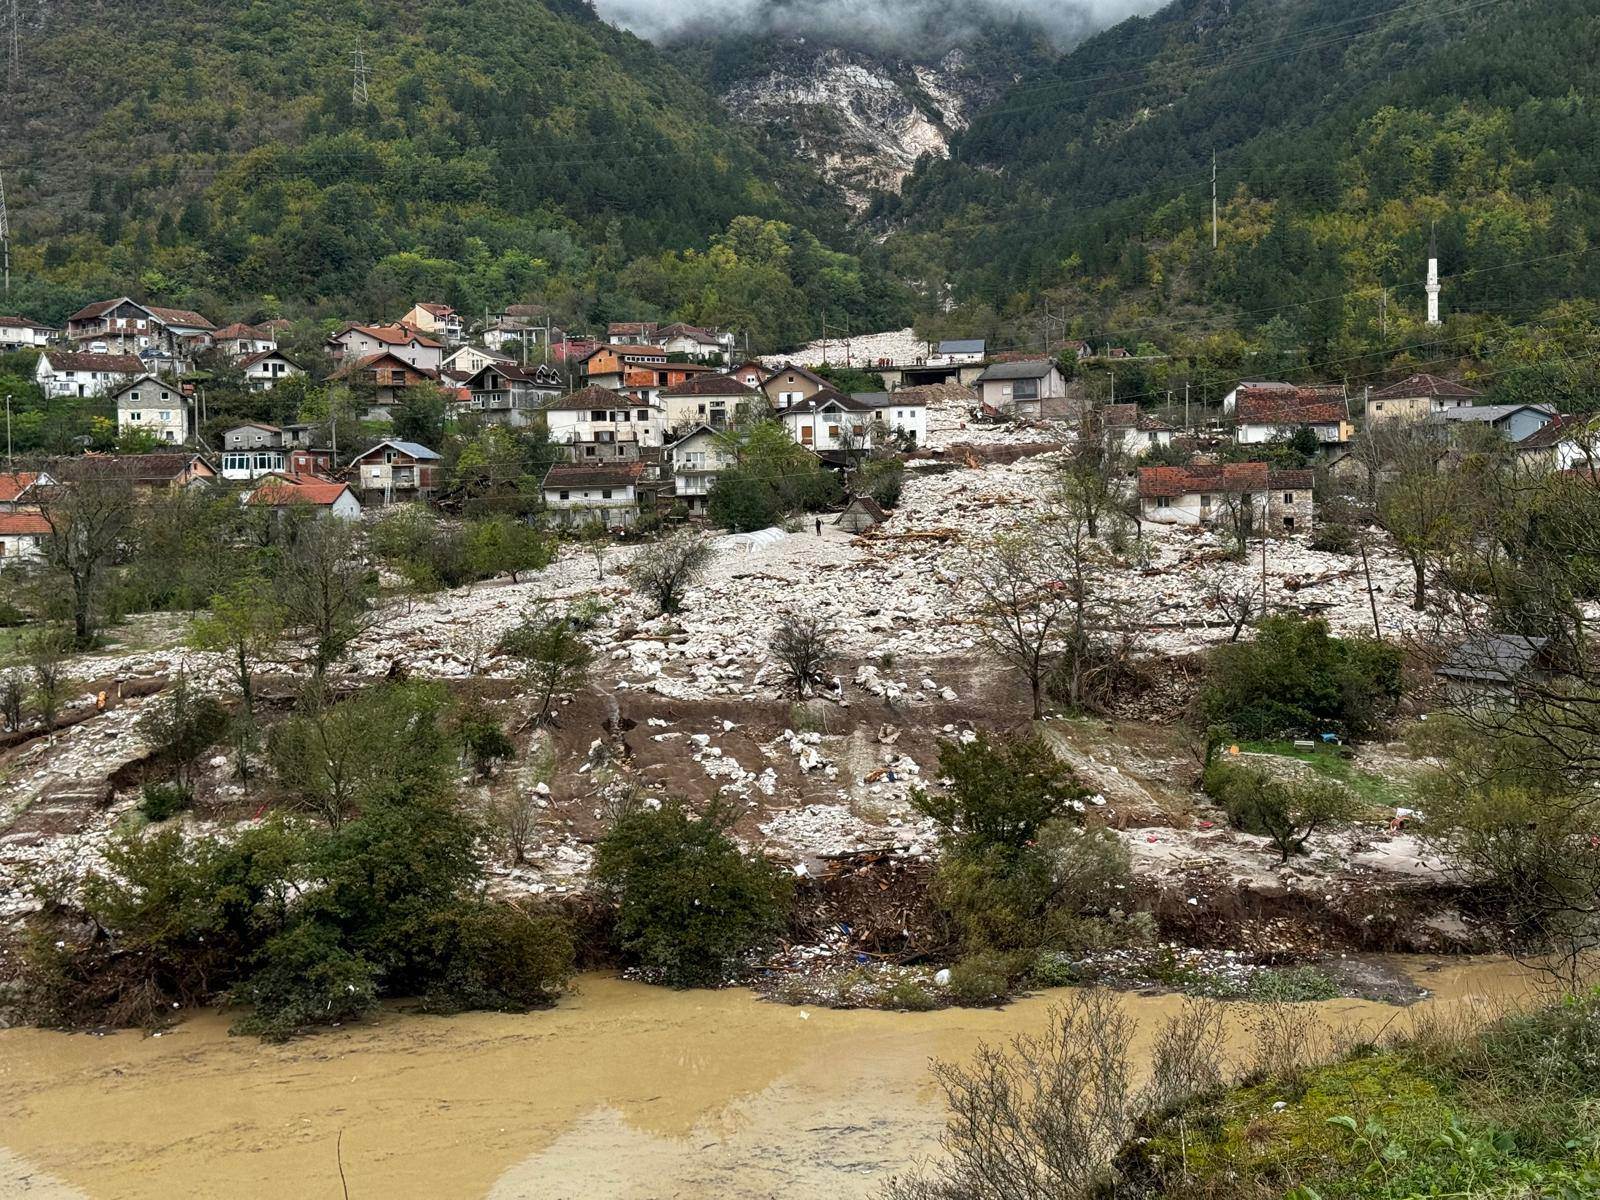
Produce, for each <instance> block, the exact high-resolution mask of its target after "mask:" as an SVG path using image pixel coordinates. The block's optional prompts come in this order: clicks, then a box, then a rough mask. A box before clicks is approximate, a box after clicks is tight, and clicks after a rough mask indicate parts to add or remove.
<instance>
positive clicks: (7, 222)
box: [0, 173, 11, 296]
mask: <svg viewBox="0 0 1600 1200" xmlns="http://www.w3.org/2000/svg"><path fill="white" fill-rule="evenodd" d="M0 271H3V272H4V275H5V293H6V295H8V296H9V295H10V294H11V215H10V213H8V212H7V211H6V177H5V175H4V174H3V173H0Z"/></svg>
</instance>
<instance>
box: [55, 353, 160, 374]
mask: <svg viewBox="0 0 1600 1200" xmlns="http://www.w3.org/2000/svg"><path fill="white" fill-rule="evenodd" d="M44 356H45V358H47V359H49V360H50V365H51V366H52V367H53V368H55V369H56V370H58V371H109V372H110V373H111V374H113V375H142V374H143V373H144V362H143V360H141V359H140V358H139V356H138V355H137V354H95V353H91V352H89V351H83V352H79V351H75V350H46V351H45V352H44Z"/></svg>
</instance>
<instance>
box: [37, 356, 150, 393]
mask: <svg viewBox="0 0 1600 1200" xmlns="http://www.w3.org/2000/svg"><path fill="white" fill-rule="evenodd" d="M144 371H145V365H144V360H143V359H141V358H140V357H139V356H138V355H137V354H101V353H99V352H98V351H83V350H46V351H45V352H44V353H43V354H41V355H39V361H38V363H36V364H35V365H34V368H33V378H34V381H35V382H36V383H37V384H38V385H39V390H40V391H42V392H43V393H44V394H45V395H46V396H104V395H105V394H106V393H107V392H111V391H115V390H116V389H117V388H119V387H121V386H122V385H123V384H124V383H126V382H127V381H128V380H130V379H133V378H136V377H137V376H139V375H142V374H144Z"/></svg>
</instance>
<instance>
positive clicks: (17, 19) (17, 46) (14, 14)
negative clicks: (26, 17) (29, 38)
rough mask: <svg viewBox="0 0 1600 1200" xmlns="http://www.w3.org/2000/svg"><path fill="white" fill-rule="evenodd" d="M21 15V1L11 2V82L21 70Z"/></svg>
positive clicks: (13, 0)
mask: <svg viewBox="0 0 1600 1200" xmlns="http://www.w3.org/2000/svg"><path fill="white" fill-rule="evenodd" d="M21 28H22V14H21V0H11V47H10V51H11V54H10V57H11V81H12V82H13V83H15V82H16V79H17V73H18V72H19V71H21V70H22V34H21V32H20V30H21Z"/></svg>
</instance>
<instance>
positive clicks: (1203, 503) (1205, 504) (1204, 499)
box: [1200, 496, 1211, 508]
mask: <svg viewBox="0 0 1600 1200" xmlns="http://www.w3.org/2000/svg"><path fill="white" fill-rule="evenodd" d="M1200 507H1201V508H1210V507H1211V497H1210V496H1201V497H1200Z"/></svg>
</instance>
